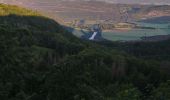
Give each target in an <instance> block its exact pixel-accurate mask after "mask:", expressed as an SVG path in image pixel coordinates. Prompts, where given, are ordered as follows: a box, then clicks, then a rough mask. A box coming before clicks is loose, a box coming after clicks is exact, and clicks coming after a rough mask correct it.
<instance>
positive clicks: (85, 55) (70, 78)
mask: <svg viewBox="0 0 170 100" xmlns="http://www.w3.org/2000/svg"><path fill="white" fill-rule="evenodd" d="M0 9H3V10H0V11H4V12H2V13H1V14H0V53H1V54H0V100H168V99H170V97H169V96H170V94H169V93H170V92H169V91H170V82H169V81H168V80H170V77H169V75H168V73H169V72H167V71H165V70H163V69H162V66H161V63H160V62H159V61H156V60H144V59H141V58H137V57H134V56H132V55H129V54H127V53H126V52H120V51H118V50H116V49H112V48H110V47H107V46H102V45H100V44H96V43H91V42H88V41H83V40H80V39H78V38H76V37H75V36H73V35H72V34H71V33H69V32H67V31H66V30H64V28H63V27H62V26H60V25H59V24H58V23H57V22H55V21H54V20H52V19H48V18H46V17H44V16H41V14H38V13H37V12H34V11H30V10H27V9H24V8H20V7H14V6H9V5H3V4H1V5H0ZM4 9H5V10H4ZM6 9H7V10H6ZM28 12H29V13H28Z"/></svg>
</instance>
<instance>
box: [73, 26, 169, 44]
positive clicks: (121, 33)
mask: <svg viewBox="0 0 170 100" xmlns="http://www.w3.org/2000/svg"><path fill="white" fill-rule="evenodd" d="M138 24H139V23H138ZM140 24H141V25H142V26H150V27H155V28H157V29H131V30H112V31H109V32H103V33H102V36H103V38H105V39H108V40H111V41H130V40H140V39H141V37H144V36H146V37H149V36H157V35H168V34H170V29H169V28H168V24H148V23H140ZM73 34H74V35H76V36H78V37H81V36H82V35H83V33H82V32H80V31H78V30H75V31H74V32H73Z"/></svg>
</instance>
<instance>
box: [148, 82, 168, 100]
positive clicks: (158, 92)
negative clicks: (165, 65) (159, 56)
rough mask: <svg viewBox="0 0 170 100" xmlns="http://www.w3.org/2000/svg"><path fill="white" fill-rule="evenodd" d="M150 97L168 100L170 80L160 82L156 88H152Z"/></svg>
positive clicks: (155, 99) (156, 99)
mask: <svg viewBox="0 0 170 100" xmlns="http://www.w3.org/2000/svg"><path fill="white" fill-rule="evenodd" d="M151 99H153V100H169V99H170V81H167V82H166V83H162V84H161V85H160V86H159V87H158V88H156V89H155V90H153V92H152V95H151Z"/></svg>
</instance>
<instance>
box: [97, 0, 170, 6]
mask: <svg viewBox="0 0 170 100" xmlns="http://www.w3.org/2000/svg"><path fill="white" fill-rule="evenodd" d="M99 1H108V2H114V3H128V4H132V3H135V4H158V5H159V4H164V5H166V4H168V5H170V0H99Z"/></svg>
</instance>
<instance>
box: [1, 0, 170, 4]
mask: <svg viewBox="0 0 170 100" xmlns="http://www.w3.org/2000/svg"><path fill="white" fill-rule="evenodd" d="M12 1H20V2H22V1H30V0H0V2H12ZM35 1H44V0H35ZM45 1H46V0H45ZM47 1H49V2H50V1H74V0H47ZM77 1H106V2H113V3H123V4H157V5H162V4H163V5H170V0H77Z"/></svg>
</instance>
